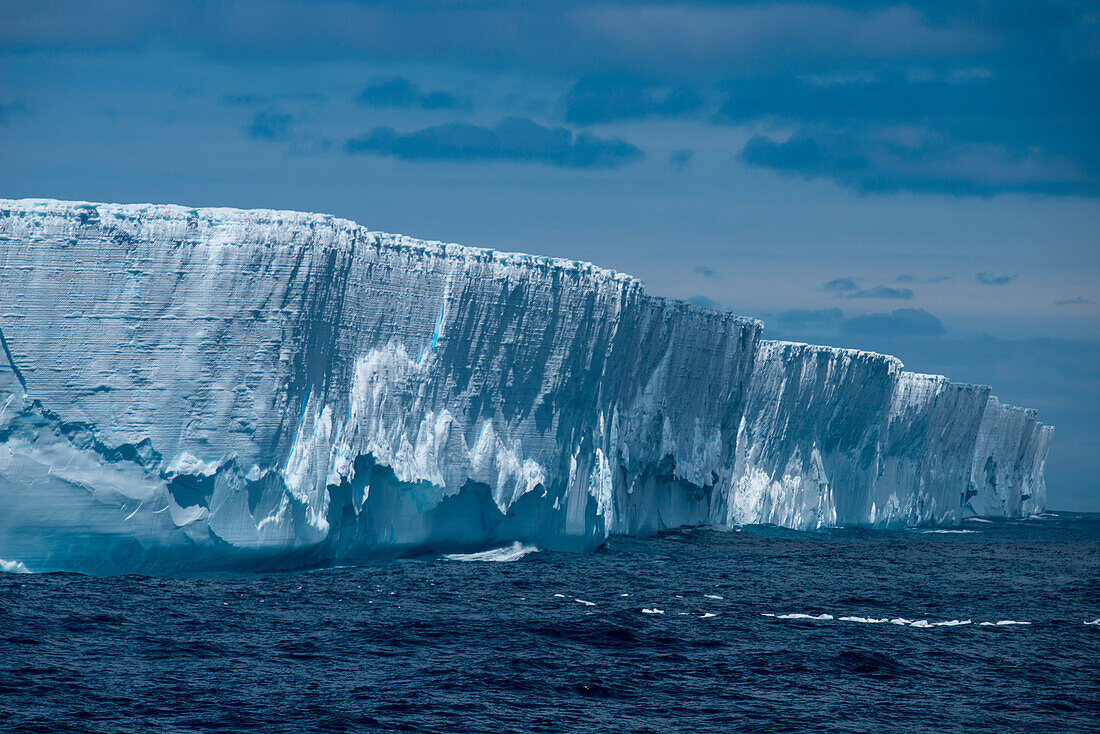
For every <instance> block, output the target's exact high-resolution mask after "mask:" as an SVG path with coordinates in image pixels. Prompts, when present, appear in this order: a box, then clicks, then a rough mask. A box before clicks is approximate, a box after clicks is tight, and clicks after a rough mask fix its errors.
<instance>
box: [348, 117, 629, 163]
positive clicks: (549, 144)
mask: <svg viewBox="0 0 1100 734" xmlns="http://www.w3.org/2000/svg"><path fill="white" fill-rule="evenodd" d="M344 151H345V152H346V153H349V154H353V155H354V154H363V153H369V154H374V155H383V156H390V157H393V158H400V159H402V160H408V161H453V162H473V161H509V162H515V163H541V164H544V165H548V166H557V167H561V168H577V169H613V168H620V167H622V166H625V165H628V164H630V163H636V162H638V161H641V160H642V159H644V158H645V154H644V153H643V152H642V150H641V149H640V148H638V147H637V146H635V145H632V144H630V143H628V142H626V141H625V140H622V139H621V138H601V137H598V136H595V135H590V134H588V133H575V132H573V131H571V130H568V129H567V128H563V127H554V128H551V127H545V126H543V125H540V124H538V123H536V122H534V121H532V120H527V119H522V118H515V117H513V118H507V119H505V120H503V121H501V122H500V123H499V124H497V125H496V126H494V127H483V126H479V125H469V124H465V123H452V124H446V125H435V126H432V127H426V128H423V129H420V130H415V131H412V132H407V133H402V132H398V131H397V130H394V129H393V128H390V127H377V128H374V129H373V130H372V131H370V132H369V133H367V134H365V135H362V136H359V137H356V138H352V139H351V140H348V141H347V142H346V143H345V144H344Z"/></svg>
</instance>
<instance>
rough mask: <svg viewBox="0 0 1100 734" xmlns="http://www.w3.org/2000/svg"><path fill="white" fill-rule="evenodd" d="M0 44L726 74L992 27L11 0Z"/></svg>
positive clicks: (884, 11) (872, 12) (956, 43)
mask: <svg viewBox="0 0 1100 734" xmlns="http://www.w3.org/2000/svg"><path fill="white" fill-rule="evenodd" d="M0 8H2V9H3V17H4V20H5V22H4V23H3V24H2V25H0V43H2V44H3V45H4V46H5V47H7V48H10V49H12V50H18V51H33V50H43V49H54V50H70V51H71V50H100V51H101V50H119V49H140V48H147V47H150V46H155V45H158V44H167V45H169V46H172V47H175V48H180V49H184V50H188V51H198V52H201V53H204V54H206V55H208V56H211V57H215V58H221V59H238V58H240V59H247V60H253V59H257V58H259V59H267V58H278V59H280V60H287V59H292V60H305V61H311V62H312V61H317V60H341V59H357V60H371V61H380V62H394V61H397V62H414V63H415V62H430V63H436V64H439V63H452V64H458V65H463V66H480V67H482V68H484V67H490V66H491V67H498V68H499V67H508V68H527V69H531V68H535V69H540V70H546V69H558V70H562V69H571V70H576V71H582V72H584V73H589V74H590V73H593V72H594V71H597V70H598V71H602V72H605V73H606V72H608V71H612V70H620V71H621V70H622V69H631V70H636V69H640V70H646V71H677V72H681V73H699V72H700V71H706V72H725V71H727V70H728V69H729V68H731V66H735V65H745V64H748V63H751V64H753V65H754V67H760V66H786V65H788V64H790V63H792V62H794V61H806V60H819V61H831V60H843V59H853V58H857V59H858V58H872V59H881V58H886V59H889V58H898V57H906V56H909V55H912V54H917V53H936V54H947V53H952V52H954V53H973V52H974V50H975V49H980V48H987V47H989V46H990V41H991V40H994V39H993V38H992V34H991V33H989V32H987V31H984V30H983V29H981V28H980V27H977V28H976V27H975V24H974V23H973V22H966V21H970V19H969V18H965V17H964V18H961V19H960V18H958V15H960V13H958V12H956V13H953V14H949V13H944V12H941V13H940V14H941V15H943V16H944V17H943V18H933V19H928V18H926V17H925V15H924V14H923V13H922V12H921V11H920V10H918V9H915V8H912V7H907V6H896V7H888V8H881V9H877V8H872V9H863V8H858V7H856V8H844V7H835V6H830V5H825V4H812V3H805V2H800V3H783V2H774V3H768V4H751V5H747V6H730V7H720V6H718V5H717V4H708V3H684V2H677V1H676V0H672V1H671V2H666V3H661V4H658V5H654V4H634V5H631V4H609V3H607V4H583V3H577V2H569V1H567V2H561V1H560V0H531V1H530V2H525V3H511V4H508V3H505V4H502V3H497V2H490V3H454V2H437V3H420V2H415V3H410V2H407V0H404V1H403V0H381V1H379V2H371V3H358V2H347V1H344V2H323V3H317V2H309V1H308V0H271V1H270V2H265V3H263V4H262V5H261V4H256V3H254V2H250V1H249V0H224V1H223V2H217V3H210V2H197V3H179V2H174V1H173V0H111V2H109V3H107V4H106V5H104V4H90V3H87V2H81V1H80V0H57V1H56V2H52V3H49V4H43V3H28V2H18V1H11V0H5V2H3V4H2V5H0Z"/></svg>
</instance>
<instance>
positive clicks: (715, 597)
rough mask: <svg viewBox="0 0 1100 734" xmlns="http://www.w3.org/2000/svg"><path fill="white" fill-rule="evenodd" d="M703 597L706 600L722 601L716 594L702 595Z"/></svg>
mask: <svg viewBox="0 0 1100 734" xmlns="http://www.w3.org/2000/svg"><path fill="white" fill-rule="evenodd" d="M703 596H705V597H706V598H707V599H722V598H723V597H721V596H718V595H717V594H703Z"/></svg>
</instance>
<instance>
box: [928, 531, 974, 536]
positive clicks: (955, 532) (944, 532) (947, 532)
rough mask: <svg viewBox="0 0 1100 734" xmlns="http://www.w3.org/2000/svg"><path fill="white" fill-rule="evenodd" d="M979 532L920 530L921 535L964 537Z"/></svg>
mask: <svg viewBox="0 0 1100 734" xmlns="http://www.w3.org/2000/svg"><path fill="white" fill-rule="evenodd" d="M977 532H980V531H979V530H922V531H921V533H922V534H926V533H934V534H940V535H965V534H969V533H977Z"/></svg>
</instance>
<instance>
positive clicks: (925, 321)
mask: <svg viewBox="0 0 1100 734" xmlns="http://www.w3.org/2000/svg"><path fill="white" fill-rule="evenodd" d="M841 331H843V332H844V333H845V334H849V335H860V336H940V335H942V334H943V333H944V328H943V323H942V322H940V320H939V319H938V318H936V317H935V316H933V315H932V314H930V313H928V312H927V311H925V310H924V309H923V308H896V309H894V310H893V311H891V312H890V313H869V314H862V315H859V316H852V317H851V318H848V319H845V320H844V323H843V324H841Z"/></svg>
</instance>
